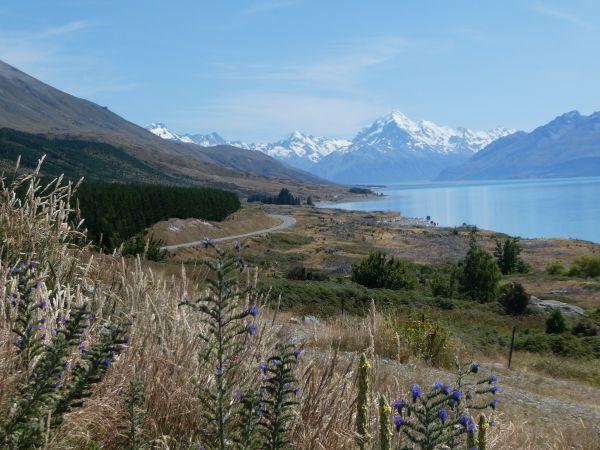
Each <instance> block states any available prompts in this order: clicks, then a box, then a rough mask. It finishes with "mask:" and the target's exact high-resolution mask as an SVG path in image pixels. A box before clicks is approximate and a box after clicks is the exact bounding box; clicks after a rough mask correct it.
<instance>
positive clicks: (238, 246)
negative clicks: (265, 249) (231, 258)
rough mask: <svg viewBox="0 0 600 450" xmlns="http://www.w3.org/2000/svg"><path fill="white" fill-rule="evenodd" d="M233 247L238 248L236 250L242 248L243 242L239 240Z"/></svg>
mask: <svg viewBox="0 0 600 450" xmlns="http://www.w3.org/2000/svg"><path fill="white" fill-rule="evenodd" d="M233 248H234V249H236V250H241V248H242V244H241V243H239V242H236V243H234V244H233Z"/></svg>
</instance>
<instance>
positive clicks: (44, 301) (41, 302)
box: [38, 299, 46, 309]
mask: <svg viewBox="0 0 600 450" xmlns="http://www.w3.org/2000/svg"><path fill="white" fill-rule="evenodd" d="M45 307H46V300H43V299H42V300H40V302H39V303H38V308H40V309H44V308H45Z"/></svg>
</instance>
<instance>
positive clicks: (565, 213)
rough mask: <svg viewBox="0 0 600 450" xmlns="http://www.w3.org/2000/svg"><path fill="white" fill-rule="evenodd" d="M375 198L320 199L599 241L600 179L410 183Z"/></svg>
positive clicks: (448, 222) (452, 222)
mask: <svg viewBox="0 0 600 450" xmlns="http://www.w3.org/2000/svg"><path fill="white" fill-rule="evenodd" d="M377 192H381V193H383V194H384V195H385V196H386V197H383V198H381V199H376V200H368V201H357V202H345V203H335V204H331V203H323V204H321V205H320V206H328V207H334V208H342V209H351V210H359V211H398V212H399V213H401V214H402V215H403V216H407V217H427V216H430V217H431V220H433V221H435V222H437V223H438V224H439V225H442V226H458V225H461V224H463V223H467V224H469V225H476V226H477V227H479V228H483V229H488V230H495V231H500V232H504V233H507V234H510V235H513V236H520V237H526V238H539V237H565V238H567V237H568V238H577V239H584V240H588V241H594V242H600V177H595V178H569V179H550V180H549V179H545V180H510V181H489V182H480V181H469V182H447V183H441V182H440V183H435V182H432V183H413V184H401V185H394V186H388V187H385V188H382V189H378V190H377Z"/></svg>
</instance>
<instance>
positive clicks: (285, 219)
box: [162, 214, 296, 250]
mask: <svg viewBox="0 0 600 450" xmlns="http://www.w3.org/2000/svg"><path fill="white" fill-rule="evenodd" d="M267 215H268V216H269V217H272V218H273V219H278V220H281V223H280V224H279V225H275V226H274V227H271V228H264V229H262V230H256V231H250V232H248V233H243V234H236V235H235V236H223V237H218V238H211V239H210V241H211V242H224V241H232V240H234V239H243V238H247V237H250V236H259V235H261V234H267V233H273V232H274V231H279V230H283V229H284V228H289V227H291V226H293V225H295V224H296V219H294V218H293V217H292V216H283V215H281V214H267ZM201 243H202V241H193V242H184V243H183V244H173V245H165V246H164V247H162V248H163V249H164V250H177V249H178V248H186V247H194V246H196V245H200V244H201Z"/></svg>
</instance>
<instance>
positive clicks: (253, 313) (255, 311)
mask: <svg viewBox="0 0 600 450" xmlns="http://www.w3.org/2000/svg"><path fill="white" fill-rule="evenodd" d="M248 312H249V313H250V315H251V316H252V317H256V316H258V314H259V313H260V311H259V310H258V308H257V307H256V306H252V307H251V308H250V309H249V310H248Z"/></svg>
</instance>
